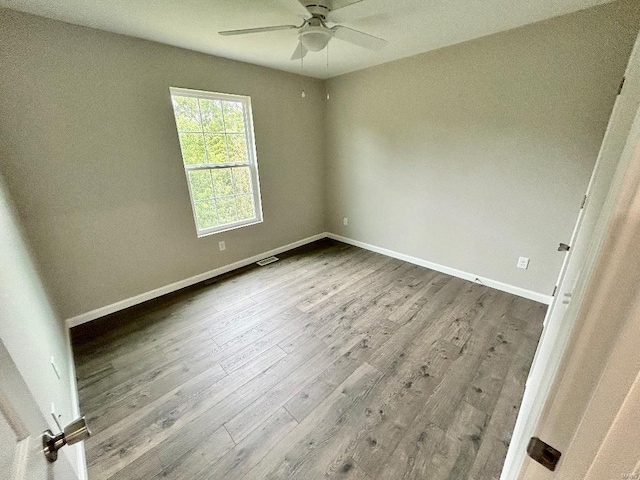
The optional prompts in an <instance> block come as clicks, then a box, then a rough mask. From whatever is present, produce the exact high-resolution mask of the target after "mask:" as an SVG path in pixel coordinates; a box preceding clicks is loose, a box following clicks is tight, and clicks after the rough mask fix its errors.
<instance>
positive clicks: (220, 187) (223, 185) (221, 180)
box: [211, 168, 233, 198]
mask: <svg viewBox="0 0 640 480" xmlns="http://www.w3.org/2000/svg"><path fill="white" fill-rule="evenodd" d="M211 174H212V175H213V188H214V190H215V192H216V198H217V197H222V196H225V195H233V183H232V182H231V169H230V168H216V169H215V170H212V172H211Z"/></svg>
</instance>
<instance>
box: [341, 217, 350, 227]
mask: <svg viewBox="0 0 640 480" xmlns="http://www.w3.org/2000/svg"><path fill="white" fill-rule="evenodd" d="M342 224H343V225H349V219H348V218H347V217H342Z"/></svg>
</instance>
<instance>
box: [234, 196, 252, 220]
mask: <svg viewBox="0 0 640 480" xmlns="http://www.w3.org/2000/svg"><path fill="white" fill-rule="evenodd" d="M236 205H237V207H238V220H248V219H249V218H253V217H255V214H254V212H253V200H252V199H251V195H238V196H237V197H236Z"/></svg>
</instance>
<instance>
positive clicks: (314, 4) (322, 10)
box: [304, 0, 331, 20]
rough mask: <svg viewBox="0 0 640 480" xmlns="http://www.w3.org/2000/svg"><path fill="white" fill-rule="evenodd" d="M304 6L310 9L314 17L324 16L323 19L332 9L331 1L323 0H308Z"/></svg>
mask: <svg viewBox="0 0 640 480" xmlns="http://www.w3.org/2000/svg"><path fill="white" fill-rule="evenodd" d="M304 6H305V8H306V9H307V10H309V13H310V14H311V15H313V16H314V17H315V16H318V17H320V18H322V20H326V19H327V15H329V12H330V11H331V8H329V2H327V1H323V0H315V1H308V2H305V3H304Z"/></svg>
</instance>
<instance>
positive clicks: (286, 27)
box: [218, 25, 300, 36]
mask: <svg viewBox="0 0 640 480" xmlns="http://www.w3.org/2000/svg"><path fill="white" fill-rule="evenodd" d="M298 28H300V26H299V25H276V26H274V27H258V28H245V29H243V30H225V31H223V32H218V34H220V35H225V36H226V35H245V34H247V33H262V32H276V31H278V30H294V29H298Z"/></svg>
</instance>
